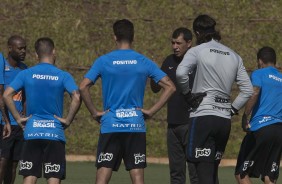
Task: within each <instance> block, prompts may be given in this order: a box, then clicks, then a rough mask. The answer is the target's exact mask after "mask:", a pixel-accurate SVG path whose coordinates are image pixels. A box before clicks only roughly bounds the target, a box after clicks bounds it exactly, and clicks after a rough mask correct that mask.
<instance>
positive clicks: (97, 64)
mask: <svg viewBox="0 0 282 184" xmlns="http://www.w3.org/2000/svg"><path fill="white" fill-rule="evenodd" d="M102 67H103V65H102V60H101V59H100V58H98V59H97V60H96V61H94V63H93V65H92V66H91V68H90V70H89V71H88V72H87V73H86V74H85V76H84V77H85V78H88V79H90V80H91V81H92V82H93V83H95V82H96V80H97V79H98V78H99V77H100V76H101V70H102Z"/></svg>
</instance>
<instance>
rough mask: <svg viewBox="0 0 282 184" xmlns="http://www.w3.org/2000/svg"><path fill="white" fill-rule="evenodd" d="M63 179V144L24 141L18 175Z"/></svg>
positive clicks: (64, 165) (64, 167)
mask: <svg viewBox="0 0 282 184" xmlns="http://www.w3.org/2000/svg"><path fill="white" fill-rule="evenodd" d="M42 167H43V172H44V178H47V179H48V178H58V179H61V180H63V179H65V176H66V156H65V143H64V142H62V141H54V140H43V139H42V140H40V139H35V140H26V141H25V142H24V145H23V150H22V156H21V160H20V166H19V174H20V175H23V176H36V177H37V178H41V175H42Z"/></svg>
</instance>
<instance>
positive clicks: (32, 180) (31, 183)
mask: <svg viewBox="0 0 282 184" xmlns="http://www.w3.org/2000/svg"><path fill="white" fill-rule="evenodd" d="M36 181H37V177H36V176H25V177H24V180H23V184H36Z"/></svg>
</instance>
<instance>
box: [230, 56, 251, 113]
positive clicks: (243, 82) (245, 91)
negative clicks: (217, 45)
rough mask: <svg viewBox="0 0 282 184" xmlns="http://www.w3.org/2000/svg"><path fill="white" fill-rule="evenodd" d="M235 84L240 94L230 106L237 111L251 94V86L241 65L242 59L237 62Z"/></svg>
mask: <svg viewBox="0 0 282 184" xmlns="http://www.w3.org/2000/svg"><path fill="white" fill-rule="evenodd" d="M236 83H237V85H238V87H239V89H240V93H239V94H238V96H237V97H236V98H235V100H234V101H233V103H232V106H233V107H235V108H236V109H238V110H239V109H241V108H242V107H243V106H244V105H245V103H246V102H247V101H248V99H249V98H250V97H251V96H252V94H253V86H252V83H251V80H250V78H249V76H248V74H247V72H246V69H245V67H244V65H243V62H242V59H240V61H239V66H238V71H237V77H236Z"/></svg>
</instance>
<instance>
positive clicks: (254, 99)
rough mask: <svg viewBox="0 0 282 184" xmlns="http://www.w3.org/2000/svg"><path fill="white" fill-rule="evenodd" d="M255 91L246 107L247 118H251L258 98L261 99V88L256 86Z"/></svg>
mask: <svg viewBox="0 0 282 184" xmlns="http://www.w3.org/2000/svg"><path fill="white" fill-rule="evenodd" d="M253 90H254V92H253V95H252V96H251V98H250V99H249V100H248V101H247V103H246V106H245V111H244V114H246V115H247V116H249V115H250V114H251V112H252V110H253V107H254V106H255V104H256V103H257V101H258V97H259V94H260V87H256V86H254V87H253Z"/></svg>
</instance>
